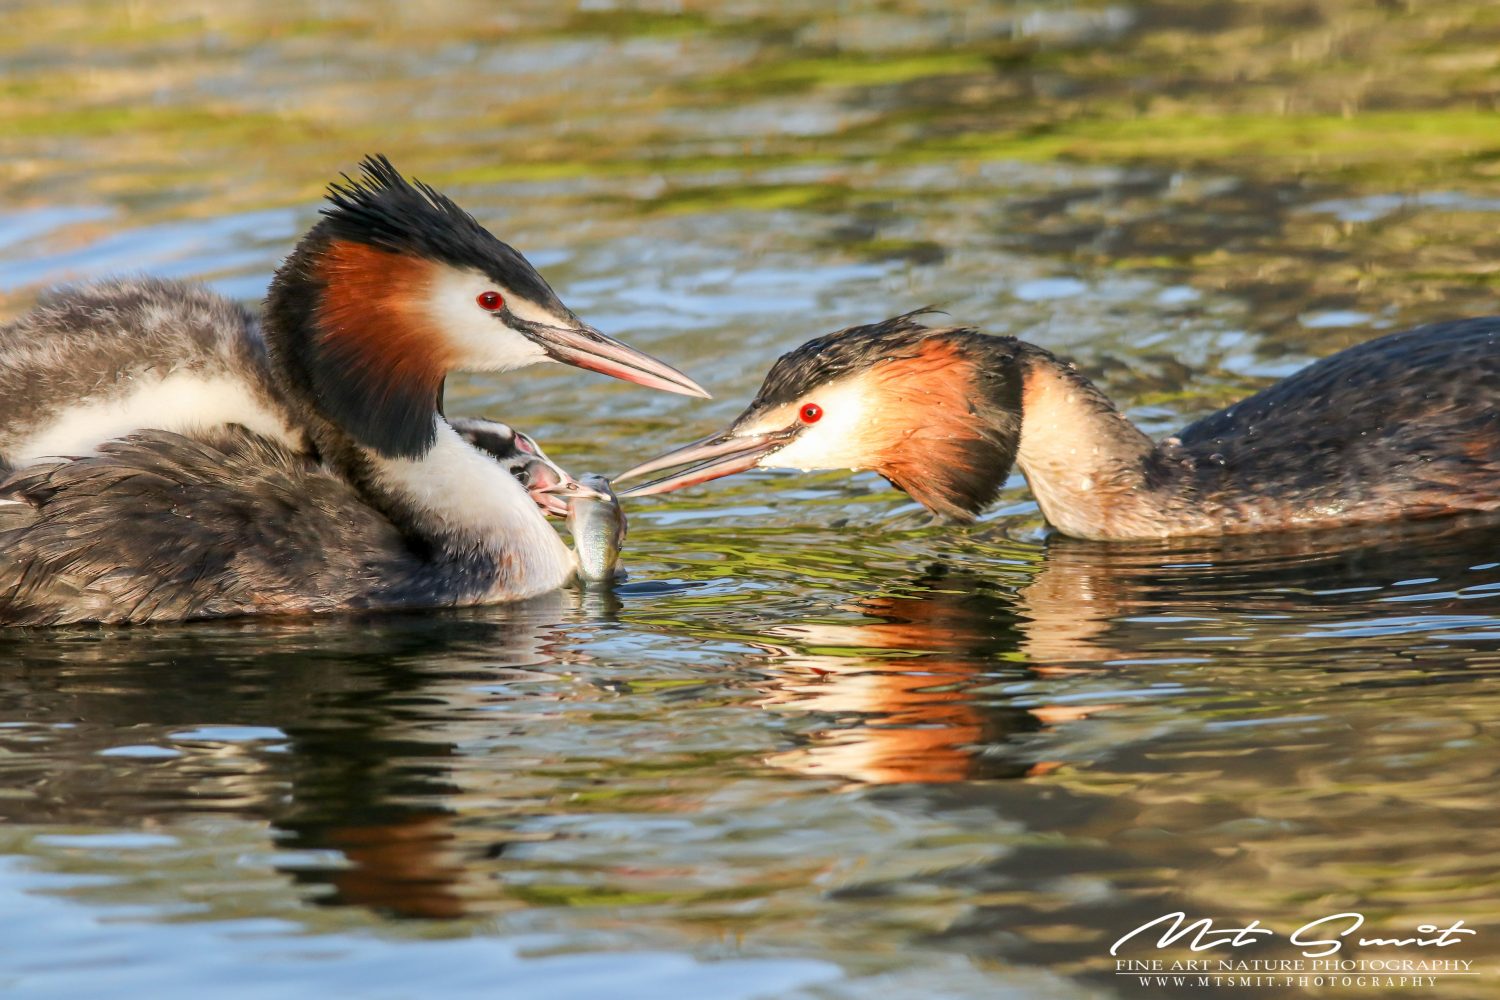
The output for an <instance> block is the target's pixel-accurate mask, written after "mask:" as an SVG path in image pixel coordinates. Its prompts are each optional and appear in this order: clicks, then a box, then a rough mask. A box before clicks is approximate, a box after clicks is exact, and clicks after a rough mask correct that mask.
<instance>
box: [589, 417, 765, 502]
mask: <svg viewBox="0 0 1500 1000" xmlns="http://www.w3.org/2000/svg"><path fill="white" fill-rule="evenodd" d="M791 436H792V434H791V433H790V432H787V431H778V432H773V433H770V434H750V435H745V436H744V437H736V436H734V435H731V434H727V433H725V434H711V435H709V436H708V437H706V438H703V439H702V440H699V441H694V442H693V443H692V444H688V445H684V446H683V447H681V448H678V449H676V450H675V451H669V452H667V453H666V454H665V455H662V456H660V457H658V458H653V459H651V460H650V461H649V462H642V463H641V464H640V465H637V466H636V467H635V468H633V469H630V470H629V471H627V472H625V473H624V474H623V475H620V476H616V477H615V482H620V481H621V480H624V479H631V478H635V477H638V476H644V475H646V474H647V473H651V472H659V471H661V470H662V469H672V468H676V467H678V466H687V468H684V469H681V470H679V471H678V472H676V473H673V474H672V475H670V476H664V477H662V478H661V479H654V480H652V481H651V482H649V483H642V484H641V485H639V486H634V487H631V488H630V489H628V490H620V491H618V492H617V493H616V495H617V496H621V497H651V496H657V495H659V494H662V493H671V492H672V491H673V490H680V489H684V488H686V487H688V486H697V485H698V484H699V483H706V482H708V481H709V480H711V479H719V478H721V477H723V476H732V475H734V474H735V473H736V472H745V471H746V470H748V469H753V468H755V467H756V466H757V465H758V464H760V460H761V459H762V458H764V457H765V456H766V455H769V454H770V453H771V452H773V451H775V450H776V449H778V448H780V447H781V446H782V445H784V444H785V443H786V442H787V440H788V439H789V438H790V437H791Z"/></svg>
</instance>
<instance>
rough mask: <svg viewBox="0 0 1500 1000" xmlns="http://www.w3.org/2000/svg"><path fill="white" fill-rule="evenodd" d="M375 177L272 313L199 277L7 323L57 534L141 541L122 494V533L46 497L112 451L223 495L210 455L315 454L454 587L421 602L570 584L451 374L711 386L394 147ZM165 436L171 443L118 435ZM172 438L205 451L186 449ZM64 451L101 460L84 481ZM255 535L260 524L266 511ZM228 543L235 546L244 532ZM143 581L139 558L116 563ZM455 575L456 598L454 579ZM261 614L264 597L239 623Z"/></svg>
mask: <svg viewBox="0 0 1500 1000" xmlns="http://www.w3.org/2000/svg"><path fill="white" fill-rule="evenodd" d="M362 168H363V173H362V176H361V177H360V179H358V180H351V179H349V178H347V177H346V178H345V180H344V182H343V183H339V184H334V185H332V186H331V188H330V192H329V196H328V201H329V204H328V205H327V206H326V207H325V208H324V209H323V215H324V218H323V219H322V220H321V221H319V222H318V223H317V224H316V225H315V226H313V228H312V229H311V230H310V231H309V232H308V233H307V234H306V235H305V236H304V237H303V238H302V239H301V241H299V243H298V244H297V246H296V248H295V249H294V250H293V252H292V253H291V255H290V256H289V257H288V258H287V259H286V261H285V262H284V263H283V264H282V265H281V267H280V268H279V269H278V270H277V272H276V275H275V278H274V279H273V281H272V283H271V288H270V291H269V293H268V295H267V299H266V307H265V311H264V319H263V321H262V322H260V323H257V322H256V320H255V319H254V318H253V317H252V316H251V315H250V314H249V313H247V312H246V311H245V310H243V309H241V308H239V307H238V306H236V305H234V304H233V303H230V302H228V301H227V300H225V299H223V298H222V297H220V296H218V295H215V294H213V293H212V292H210V291H208V290H207V289H204V288H202V287H201V286H195V285H190V284H184V283H181V282H171V281H160V280H153V279H129V280H116V281H107V282H100V283H95V284H90V285H82V286H78V287H74V288H70V289H63V290H61V291H58V292H54V293H51V294H50V295H48V296H45V297H44V298H43V299H42V301H41V302H40V303H39V304H38V306H37V307H36V308H35V309H33V310H32V311H31V312H30V313H28V314H26V315H24V316H22V317H21V318H20V319H18V320H17V321H15V322H14V323H12V324H10V325H9V326H6V327H3V328H0V414H4V415H5V416H4V423H3V426H0V471H5V470H14V473H15V474H17V475H18V476H20V479H18V480H17V482H25V483H29V484H32V485H30V486H27V487H25V488H24V489H22V490H21V493H22V494H24V495H25V496H28V497H30V498H31V500H32V501H33V502H34V503H35V510H36V513H37V516H38V517H40V518H41V521H42V522H52V523H50V524H48V525H46V526H45V530H46V531H49V532H62V533H67V532H74V533H79V534H83V533H86V532H98V531H116V532H118V531H129V530H131V528H130V523H131V518H130V515H129V510H128V509H127V508H125V507H122V506H120V505H119V504H113V505H111V506H110V509H111V510H112V511H113V513H114V515H115V520H113V521H103V520H100V519H98V518H95V517H92V516H90V515H89V514H88V512H87V511H86V510H84V509H82V508H81V507H80V506H79V505H78V504H67V503H52V502H38V501H37V498H38V497H40V496H42V494H38V493H37V492H36V491H37V490H42V489H43V485H42V483H43V481H44V480H45V481H50V482H52V483H54V484H61V483H71V482H73V481H74V479H76V478H77V477H80V476H88V475H90V474H92V472H94V471H97V470H96V465H97V464H98V463H96V462H93V461H92V460H93V459H99V460H101V461H102V462H103V464H104V465H105V466H108V467H111V468H113V467H115V466H112V465H111V464H110V463H111V462H113V463H116V465H117V464H118V463H119V462H122V461H123V462H125V465H126V466H129V464H130V463H131V462H140V463H144V465H146V466H148V467H149V466H151V465H152V464H153V463H165V464H166V466H167V467H168V468H169V469H170V471H168V472H165V473H164V475H165V476H166V480H165V482H171V481H173V477H176V479H177V480H178V481H180V482H181V483H182V484H187V483H189V482H194V483H199V485H202V486H204V488H207V486H206V484H205V482H204V477H208V479H210V480H211V479H212V478H213V474H212V471H211V470H210V469H208V468H206V467H203V466H199V465H195V464H194V463H197V462H211V461H214V460H216V459H222V460H223V461H226V462H229V463H231V464H234V465H235V466H236V468H238V469H239V470H240V472H241V474H243V475H244V476H246V477H248V480H247V481H255V479H256V476H257V473H256V471H255V469H254V468H253V465H254V463H255V462H257V461H264V462H266V463H268V464H267V467H266V468H265V469H264V470H263V471H262V474H261V475H262V478H264V476H270V477H272V478H275V477H277V476H290V477H291V481H292V482H294V483H296V484H299V485H306V486H308V487H309V488H312V487H313V486H314V484H315V483H323V482H324V480H323V479H321V478H318V477H317V476H313V477H312V478H308V477H309V476H311V475H312V473H311V472H309V471H307V470H305V469H304V468H303V467H302V466H296V467H295V468H293V467H292V466H289V465H288V464H287V463H288V462H289V461H291V457H296V459H297V460H298V461H300V462H314V463H316V469H315V470H313V471H316V472H317V474H318V476H324V477H332V478H333V479H337V480H342V481H343V483H344V484H345V486H346V488H347V489H349V490H352V491H353V493H354V494H356V495H357V496H358V497H359V498H360V500H361V502H362V503H363V504H364V505H365V506H367V507H368V508H369V509H370V511H371V514H372V516H378V517H380V518H382V519H384V520H385V521H386V522H389V524H390V525H391V526H392V530H395V531H396V532H398V533H399V535H400V536H401V537H402V538H404V539H405V540H406V544H407V546H408V548H409V549H410V551H411V552H412V553H413V554H414V556H413V557H414V558H419V559H420V560H424V561H425V563H424V566H425V572H427V573H428V576H429V578H430V579H431V580H432V581H437V582H432V584H431V586H427V587H425V588H423V587H412V588H407V589H406V590H404V591H401V593H402V594H404V595H405V598H404V599H406V600H407V601H409V602H410V603H408V604H406V605H403V606H430V605H445V604H453V603H470V604H472V603H484V602H493V601H506V600H518V599H522V598H526V597H531V596H534V595H537V594H540V593H544V592H546V591H549V590H553V589H556V588H557V587H559V586H562V585H563V584H564V583H565V582H567V580H568V579H569V578H570V577H571V576H572V575H573V573H574V570H575V560H574V558H573V554H572V553H571V552H570V551H569V550H568V549H567V548H566V546H564V545H563V543H562V540H561V539H560V538H559V537H558V534H557V532H556V531H554V530H553V529H552V527H551V526H550V525H549V524H548V523H547V521H546V518H545V517H544V516H543V514H542V512H541V511H540V510H538V508H537V505H536V504H535V503H534V502H533V500H532V498H531V497H529V496H528V494H527V491H526V490H525V489H524V488H523V487H522V486H521V485H520V484H519V483H518V482H517V481H516V479H515V478H513V477H512V476H511V475H509V474H508V473H507V472H506V471H505V470H504V469H503V468H501V467H500V465H498V464H497V463H496V462H495V461H493V460H492V458H491V457H490V456H488V455H487V454H485V453H484V452H482V451H480V450H478V449H476V448H475V447H474V445H473V444H472V443H471V442H470V441H468V440H466V439H465V438H464V436H463V435H462V434H460V433H459V432H458V431H456V430H455V429H454V427H453V425H452V424H450V423H449V422H448V421H447V420H446V419H445V418H444V417H443V415H442V412H441V402H442V400H441V396H442V388H443V381H444V378H445V377H446V375H447V374H448V373H449V372H451V371H457V370H474V371H497V372H498V371H507V370H510V369H514V368H521V367H525V366H528V365H532V364H536V363H539V362H544V361H555V362H561V363H564V364H569V365H573V366H575V367H579V368H585V369H589V370H591V371H597V372H602V373H604V374H607V375H612V376H614V377H616V378H621V379H625V380H627V381H630V382H635V383H638V384H640V385H644V386H648V387H651V388H658V389H665V390H668V391H672V392H681V393H685V394H688V395H696V396H706V395H707V393H705V392H704V391H703V390H702V389H701V388H700V387H699V386H698V385H697V384H696V383H695V382H693V381H692V380H691V379H689V378H688V377H687V376H685V375H683V374H682V373H680V372H678V371H677V370H676V369H674V368H671V367H670V366H668V365H666V364H663V363H662V362H660V361H657V360H655V359H654V358H651V357H649V356H647V355H645V354H642V353H641V352H639V351H636V350H634V349H632V348H630V347H627V346H626V345H624V344H622V343H620V342H618V341H616V340H613V339H611V338H609V337H606V336H604V335H603V334H602V333H600V332H598V331H597V330H595V329H593V328H592V327H590V326H588V325H587V324H585V323H583V322H582V321H581V320H580V319H579V318H578V317H577V316H576V315H574V314H573V312H572V311H571V310H569V309H568V308H567V307H566V306H564V305H563V303H562V302H561V300H559V299H558V297H557V295H556V294H555V293H554V292H553V291H552V289H551V287H550V286H549V285H548V284H547V282H546V281H545V280H544V279H543V278H542V276H541V275H540V274H538V273H537V271H536V269H535V268H533V267H532V266H531V264H530V263H529V262H528V261H527V260H526V258H525V257H523V256H522V255H521V254H520V253H519V252H517V251H516V250H515V249H514V248H512V247H510V246H509V245H507V244H505V243H502V242H501V241H500V240H498V239H496V238H495V237H494V236H493V235H491V234H490V233H489V232H488V231H487V230H486V229H484V228H483V227H482V226H481V225H480V224H479V223H478V222H477V221H476V220H475V219H474V218H473V216H471V215H469V214H468V213H467V212H465V211H464V210H463V209H461V208H460V207H459V206H458V205H456V204H455V203H454V202H453V201H452V200H450V199H449V198H447V197H446V196H444V195H442V194H440V193H438V192H437V191H435V190H433V189H432V188H430V187H428V186H426V185H424V184H421V183H416V182H411V181H408V180H406V179H405V178H403V177H402V176H401V175H400V174H399V173H398V172H397V171H396V169H395V168H394V167H393V166H392V165H391V164H390V162H389V161H388V160H386V159H385V158H384V157H372V158H368V159H366V160H365V161H364V162H363V164H362ZM148 430H149V431H155V432H164V433H157V434H154V435H153V434H147V435H143V436H141V437H138V438H136V439H133V440H132V441H129V442H125V443H121V444H119V447H113V446H111V444H110V442H118V441H119V439H121V438H122V437H123V436H125V435H131V434H133V433H135V432H141V431H148ZM172 435H176V436H177V438H181V439H185V440H186V441H189V442H197V443H199V444H200V445H201V446H202V448H203V449H204V450H203V451H202V452H201V453H200V454H198V455H196V456H193V457H185V456H187V452H186V451H185V450H184V448H185V447H186V446H185V445H183V444H182V443H181V441H178V440H176V439H175V438H173V437H172ZM167 442H170V446H168V444H167ZM142 449H145V452H148V453H150V454H146V453H142ZM59 456H61V457H64V458H78V460H79V461H81V462H83V463H84V464H83V465H81V466H80V467H79V468H78V469H77V470H72V471H70V470H68V469H66V468H65V467H63V466H59V465H58V464H57V459H58V457H59ZM127 456H128V457H127ZM309 468H311V467H309ZM34 469H35V470H36V475H31V472H32V471H33V470H34ZM38 477H40V478H38ZM231 482H232V481H231ZM140 485H142V486H143V487H144V484H140ZM184 488H186V486H185V485H184ZM47 489H51V487H47ZM121 489H124V490H126V491H127V492H128V487H126V486H124V485H123V484H122V486H121ZM64 492H67V491H64ZM86 494H87V490H82V491H79V490H74V491H72V495H73V496H84V495H86ZM52 495H53V494H51V493H48V494H46V496H49V497H50V496H52ZM251 508H252V509H256V510H259V507H258V506H257V505H256V504H254V503H252V504H251ZM147 509H148V510H151V509H152V508H149V507H148V508H147ZM59 519H61V520H59ZM170 525H175V526H176V527H177V528H179V529H181V530H182V532H183V533H184V539H183V545H184V546H188V545H189V544H190V542H189V539H190V538H191V537H194V530H195V529H194V528H193V527H192V526H191V525H190V524H188V523H187V519H186V518H178V519H177V520H175V521H165V522H162V523H161V524H158V525H157V526H156V529H155V530H156V537H157V538H158V541H159V542H160V544H162V545H163V546H167V547H170V546H171V545H172V544H173V543H172V542H171V540H170V535H171V530H172V528H171V527H170ZM43 527H44V526H43V525H41V524H37V525H33V527H32V528H31V529H29V530H35V531H41V530H43ZM243 530H244V531H245V532H246V533H253V532H254V531H257V530H260V526H259V525H257V524H256V523H255V522H253V521H250V522H246V523H245V524H244V526H243ZM38 537H40V536H38ZM216 540H217V543H219V544H225V545H229V546H231V547H232V546H233V545H234V544H235V543H234V541H233V539H232V537H231V536H229V535H227V534H220V535H218V536H216ZM0 545H3V543H0ZM127 549H129V547H127ZM130 551H135V550H134V549H130ZM121 554H122V555H124V554H127V553H126V551H125V550H121ZM225 555H226V556H228V555H229V554H227V553H226V554H225ZM350 555H351V556H352V555H354V553H350ZM44 562H45V560H44ZM38 565H39V566H40V564H38ZM484 567H488V569H487V570H485V569H483V568H484ZM141 569H142V567H139V566H133V565H131V564H130V563H128V562H125V563H121V564H120V565H118V566H116V567H114V568H113V570H112V572H114V573H116V574H120V575H122V576H125V577H129V576H130V575H131V574H132V573H134V572H136V571H138V570H141ZM27 571H28V572H32V571H40V570H39V568H33V569H29V570H27ZM484 572H488V573H489V576H488V578H485V577H484V576H483V573H484ZM445 573H449V574H452V576H451V579H449V580H448V583H449V584H450V585H451V586H449V587H448V588H447V589H445V588H444V587H443V586H440V585H439V582H440V581H442V580H443V579H444V574H445ZM476 574H478V575H476ZM146 578H148V579H149V578H151V574H150V573H147V574H146ZM325 583H326V581H325ZM323 585H324V584H322V583H319V584H314V583H312V582H308V583H306V584H305V585H304V586H306V587H308V588H315V587H321V586H323ZM319 595H320V591H318V590H315V589H314V590H310V591H309V592H308V593H306V594H303V595H301V596H300V598H298V599H289V598H288V597H287V594H286V589H285V588H280V589H278V588H275V587H273V588H272V590H271V592H270V593H268V596H267V598H266V601H265V606H264V608H262V609H261V610H267V611H277V610H286V609H287V608H288V607H289V606H301V605H318V604H319V603H320V601H319ZM388 596H389V595H387V597H388ZM0 600H3V598H0ZM142 600H143V601H144V600H145V599H144V597H143V598H142ZM383 600H384V599H383ZM79 602H80V603H79V607H78V609H77V612H78V614H79V615H83V616H84V617H86V616H87V614H92V613H94V612H98V613H100V614H104V615H105V617H106V618H107V619H108V620H121V618H122V615H123V618H124V619H126V620H134V619H133V618H132V617H131V615H130V614H128V613H124V612H121V611H119V610H118V609H101V607H100V605H99V603H98V601H97V600H96V599H95V596H94V595H91V594H84V595H81V596H80V597H79ZM127 603H128V602H127ZM138 603H140V602H138ZM147 603H149V602H147ZM386 603H387V604H389V603H391V602H390V601H389V600H387V601H386ZM396 603H399V601H398V602H396ZM254 605H255V601H254V599H253V593H249V592H247V594H246V596H244V597H243V599H242V600H240V601H239V602H238V603H237V604H235V605H234V606H235V607H236V608H237V609H238V610H237V611H235V612H233V613H242V612H244V611H250V610H255V606H254ZM163 606H164V607H167V606H171V607H186V606H192V607H198V608H206V607H210V606H214V605H212V602H211V601H197V602H182V601H177V602H167V603H166V604H164V605H163ZM202 613H208V612H194V614H195V615H199V614H202ZM215 613H216V612H215ZM225 613H230V612H225ZM68 614H73V613H72V612H68ZM74 617H77V615H74ZM154 617H157V618H159V617H161V616H160V615H154ZM6 618H7V616H6V614H5V612H4V610H3V608H0V620H5V619H6Z"/></svg>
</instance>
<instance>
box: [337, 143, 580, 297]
mask: <svg viewBox="0 0 1500 1000" xmlns="http://www.w3.org/2000/svg"><path fill="white" fill-rule="evenodd" d="M343 177H344V180H343V182H342V183H339V182H334V183H333V184H330V185H329V186H328V206H327V207H325V208H324V209H323V215H324V217H325V222H324V223H323V225H322V227H321V228H322V229H323V230H324V232H325V233H326V234H327V235H328V236H329V237H331V238H332V239H335V240H347V241H350V242H353V243H363V244H365V245H367V246H372V247H377V248H379V249H381V250H387V251H390V252H393V253H401V254H415V255H417V256H420V257H425V258H428V259H430V260H436V261H441V262H443V263H445V264H450V265H452V266H454V267H461V268H472V269H474V270H477V271H481V272H483V273H484V274H486V275H488V276H489V277H491V278H494V279H495V280H496V281H498V282H500V283H502V284H504V285H505V286H506V287H507V288H509V289H510V290H511V291H512V292H514V293H516V294H518V295H520V296H522V297H523V298H526V299H528V300H530V301H532V302H535V303H536V304H538V305H540V306H543V307H546V308H548V309H551V310H553V311H555V312H558V313H560V314H562V315H568V311H567V308H566V307H565V306H564V305H563V304H562V302H561V301H560V300H559V299H558V297H557V295H556V293H554V292H553V291H552V288H551V287H550V286H549V285H548V284H547V282H546V280H545V279H543V278H542V276H541V275H540V274H538V273H537V270H536V268H534V267H532V266H531V262H530V261H528V260H527V259H526V258H525V257H524V256H522V255H521V253H520V251H518V250H516V249H515V248H514V247H512V246H511V245H510V244H508V243H505V242H502V241H501V240H499V239H496V238H495V236H494V235H493V234H492V233H491V232H490V231H489V230H487V229H485V228H484V227H483V226H481V225H480V224H479V221H478V220H477V219H475V218H474V216H472V215H470V214H469V213H468V212H466V211H464V210H463V209H462V208H460V207H459V206H458V204H457V203H456V202H454V200H453V199H452V198H449V197H448V196H447V195H445V194H443V193H442V192H440V191H438V190H436V189H434V188H433V187H432V186H430V185H428V184H424V183H422V182H421V181H417V180H411V181H409V180H407V179H406V178H405V177H402V176H401V173H400V172H399V171H398V170H397V169H396V168H395V166H393V165H392V163H391V161H390V160H388V159H386V157H385V156H383V155H379V154H376V155H373V156H367V157H365V158H364V159H363V160H362V161H360V176H359V178H358V179H355V178H352V177H350V176H349V175H348V174H344V175H343Z"/></svg>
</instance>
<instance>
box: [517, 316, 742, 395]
mask: <svg viewBox="0 0 1500 1000" xmlns="http://www.w3.org/2000/svg"><path fill="white" fill-rule="evenodd" d="M531 336H532V339H533V340H535V341H537V342H538V343H540V344H541V346H542V348H543V349H544V350H545V351H546V352H547V354H548V355H549V356H550V357H551V358H552V359H553V360H554V361H560V362H562V363H563V364H565V365H572V366H573V367H575V368H583V369H585V370H587V371H591V372H598V373H599V374H601V375H608V376H610V377H611V378H617V379H623V380H624V381H626V382H634V383H635V384H636V385H643V386H645V387H646V388H648V389H661V390H663V391H665V392H676V393H681V394H682V395H684V396H697V397H699V398H700V399H711V398H713V397H711V396H710V395H709V394H708V391H707V390H706V389H704V388H703V387H702V386H701V385H699V384H698V383H697V382H694V381H693V380H692V379H690V378H688V377H687V376H686V375H684V374H683V373H682V372H680V371H678V370H677V369H676V368H673V367H672V366H671V365H669V364H667V363H666V362H664V361H658V360H656V359H655V358H653V357H652V356H651V355H649V354H646V353H645V352H643V351H638V350H636V349H635V348H633V347H630V346H628V345H626V344H622V343H621V342H620V341H618V340H616V339H615V338H613V337H609V336H606V335H604V334H602V333H600V332H599V331H598V330H595V329H593V328H592V327H587V326H584V327H578V328H577V329H566V328H564V327H558V326H545V327H539V328H534V332H533V333H532V334H531Z"/></svg>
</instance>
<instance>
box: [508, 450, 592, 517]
mask: <svg viewBox="0 0 1500 1000" xmlns="http://www.w3.org/2000/svg"><path fill="white" fill-rule="evenodd" d="M523 482H525V483H526V491H527V492H528V493H530V494H531V499H532V500H533V501H535V503H536V505H537V506H538V507H540V508H541V509H542V510H543V511H545V512H546V513H548V514H551V515H552V516H554V517H567V516H568V508H569V504H570V503H571V502H572V501H573V500H608V499H609V497H607V496H605V495H604V494H603V493H600V492H599V491H598V490H596V489H592V488H590V487H588V486H585V485H584V484H583V483H580V482H579V481H578V480H576V479H574V478H573V477H572V476H570V475H568V473H567V472H565V471H564V470H563V469H562V467H561V466H559V465H556V464H554V463H553V462H551V461H549V460H547V459H545V458H538V459H536V460H534V461H533V462H532V463H530V465H528V467H527V470H526V476H525V477H524V479H523Z"/></svg>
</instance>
